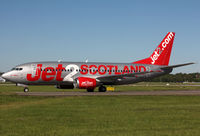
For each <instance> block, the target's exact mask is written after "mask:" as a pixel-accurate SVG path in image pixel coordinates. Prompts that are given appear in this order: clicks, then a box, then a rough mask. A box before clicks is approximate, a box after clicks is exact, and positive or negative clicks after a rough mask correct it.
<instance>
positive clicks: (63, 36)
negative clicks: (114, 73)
mask: <svg viewBox="0 0 200 136" xmlns="http://www.w3.org/2000/svg"><path fill="white" fill-rule="evenodd" d="M199 5H200V1H199V0H190V1H183V0H167V1H166V0H165V1H163V0H151V1H150V0H0V51H1V52H0V71H2V72H5V71H8V70H9V69H11V68H12V67H14V66H16V65H18V64H22V63H26V62H35V61H58V60H62V61H79V62H84V61H85V60H86V59H88V61H89V62H125V63H129V62H133V61H137V60H140V59H143V58H146V57H149V56H150V55H151V54H152V52H153V51H154V49H155V48H156V47H157V46H158V44H159V43H160V42H161V40H162V39H163V38H164V36H165V35H166V34H167V32H171V31H172V32H175V33H176V36H175V40H174V47H173V49H172V54H171V59H170V65H174V64H181V63H187V62H195V63H196V64H195V65H191V66H186V67H182V68H177V69H175V70H174V72H173V73H179V72H182V73H192V72H200V64H199V62H200V44H199V40H200V8H199Z"/></svg>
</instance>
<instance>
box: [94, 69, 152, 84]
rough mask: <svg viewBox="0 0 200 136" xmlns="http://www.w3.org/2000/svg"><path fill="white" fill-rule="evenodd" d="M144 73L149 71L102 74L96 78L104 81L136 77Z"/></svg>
mask: <svg viewBox="0 0 200 136" xmlns="http://www.w3.org/2000/svg"><path fill="white" fill-rule="evenodd" d="M151 72H153V71H151ZM146 73H150V72H149V71H145V72H136V73H130V74H120V75H110V76H102V77H98V78H96V79H97V80H99V81H101V82H104V81H115V80H120V79H124V78H127V77H137V76H139V75H144V74H146Z"/></svg>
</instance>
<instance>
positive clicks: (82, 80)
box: [75, 77, 97, 89]
mask: <svg viewBox="0 0 200 136" xmlns="http://www.w3.org/2000/svg"><path fill="white" fill-rule="evenodd" d="M75 86H76V87H77V88H79V89H94V88H95V87H96V86H97V81H96V79H94V78H88V77H79V78H77V80H76V84H75Z"/></svg>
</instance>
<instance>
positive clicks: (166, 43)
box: [133, 32, 175, 66]
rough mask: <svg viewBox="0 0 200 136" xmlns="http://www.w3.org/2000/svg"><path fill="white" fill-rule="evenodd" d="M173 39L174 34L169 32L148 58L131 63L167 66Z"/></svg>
mask: <svg viewBox="0 0 200 136" xmlns="http://www.w3.org/2000/svg"><path fill="white" fill-rule="evenodd" d="M174 37H175V32H169V33H168V34H167V35H166V36H165V38H164V39H163V40H162V42H161V43H160V44H159V45H158V47H157V48H156V49H155V51H154V52H153V53H152V54H151V56H150V57H149V58H146V59H142V60H139V61H136V62H133V63H137V64H152V65H165V66H168V64H169V60H170V56H171V50H172V45H173V42H174Z"/></svg>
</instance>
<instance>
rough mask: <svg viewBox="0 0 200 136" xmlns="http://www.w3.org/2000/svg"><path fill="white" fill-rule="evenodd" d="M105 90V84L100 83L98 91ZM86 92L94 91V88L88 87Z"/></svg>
mask: <svg viewBox="0 0 200 136" xmlns="http://www.w3.org/2000/svg"><path fill="white" fill-rule="evenodd" d="M106 91H107V89H106V87H105V86H103V85H102V86H100V87H99V92H106ZM87 92H94V88H88V89H87Z"/></svg>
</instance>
